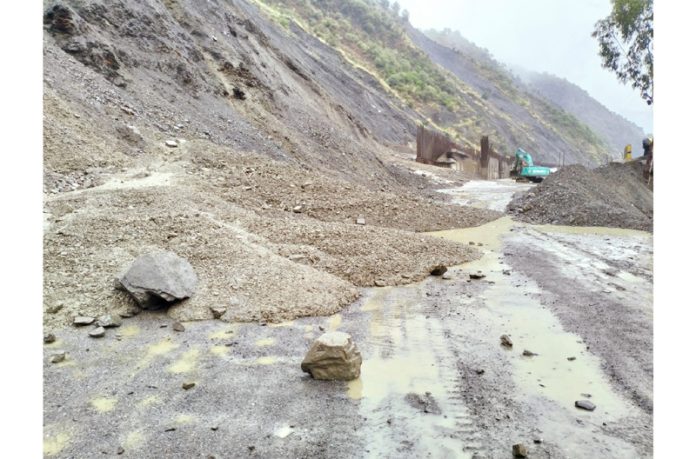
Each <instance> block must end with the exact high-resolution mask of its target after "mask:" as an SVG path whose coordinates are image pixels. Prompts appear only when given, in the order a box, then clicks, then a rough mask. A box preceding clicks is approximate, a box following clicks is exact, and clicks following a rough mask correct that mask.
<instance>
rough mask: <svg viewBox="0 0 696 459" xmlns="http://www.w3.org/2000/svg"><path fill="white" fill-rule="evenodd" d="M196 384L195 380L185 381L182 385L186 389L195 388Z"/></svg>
mask: <svg viewBox="0 0 696 459" xmlns="http://www.w3.org/2000/svg"><path fill="white" fill-rule="evenodd" d="M195 385H196V383H195V382H185V383H183V384H182V385H181V387H182V388H183V389H184V390H189V389H193V387H194V386H195Z"/></svg>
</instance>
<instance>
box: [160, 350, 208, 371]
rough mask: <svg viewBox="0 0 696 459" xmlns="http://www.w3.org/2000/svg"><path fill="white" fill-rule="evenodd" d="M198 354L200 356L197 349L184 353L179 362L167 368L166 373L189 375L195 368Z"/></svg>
mask: <svg viewBox="0 0 696 459" xmlns="http://www.w3.org/2000/svg"><path fill="white" fill-rule="evenodd" d="M198 354H200V351H199V350H198V349H191V350H189V351H186V352H184V354H183V355H182V356H181V357H180V358H179V360H177V361H176V362H174V363H173V364H172V365H170V366H169V368H167V371H169V372H170V373H190V372H191V371H193V369H194V368H196V362H197V360H198Z"/></svg>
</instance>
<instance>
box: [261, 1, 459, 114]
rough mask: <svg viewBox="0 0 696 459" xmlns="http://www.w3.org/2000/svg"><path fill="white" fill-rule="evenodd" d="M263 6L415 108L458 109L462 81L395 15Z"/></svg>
mask: <svg viewBox="0 0 696 459" xmlns="http://www.w3.org/2000/svg"><path fill="white" fill-rule="evenodd" d="M261 2H262V3H264V4H265V5H266V6H268V7H270V8H269V9H272V10H273V11H274V13H273V14H272V17H274V18H275V19H276V20H278V19H280V18H287V16H292V17H294V18H295V21H296V22H297V23H298V24H300V25H302V26H303V27H305V28H308V29H309V30H308V32H311V33H312V34H314V35H316V36H317V37H319V38H321V39H322V40H323V41H324V42H326V43H328V44H329V45H331V46H333V47H334V48H337V49H339V50H341V51H342V52H343V53H344V54H346V55H347V57H348V58H349V59H350V60H351V61H353V62H356V63H358V64H359V65H360V66H362V67H364V68H366V69H367V70H369V71H370V72H371V73H373V74H374V75H375V76H377V77H378V78H379V80H381V81H382V82H383V83H384V84H386V85H387V86H388V87H389V88H391V89H392V90H394V92H395V93H396V94H398V95H399V97H401V98H402V99H403V100H404V101H405V102H407V103H408V104H409V105H410V106H412V107H419V106H420V107H422V106H430V107H442V106H444V107H446V108H447V109H449V110H451V111H454V110H456V109H457V107H458V87H457V82H456V80H455V79H454V78H453V77H451V76H450V75H447V74H445V73H444V72H443V71H442V70H441V69H439V68H437V67H436V66H435V65H434V64H433V63H432V62H431V61H430V59H428V56H426V55H425V53H424V52H423V51H421V50H419V49H418V48H416V47H415V46H414V45H413V44H412V43H411V42H410V40H409V39H408V37H407V36H406V34H405V33H404V31H403V26H402V24H401V21H402V19H401V17H400V16H399V15H398V14H396V13H395V11H394V10H392V9H387V8H383V7H380V6H378V5H377V4H376V3H373V2H369V1H365V0H318V1H311V0H283V1H281V0H261ZM279 22H282V21H279Z"/></svg>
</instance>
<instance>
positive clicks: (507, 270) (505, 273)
mask: <svg viewBox="0 0 696 459" xmlns="http://www.w3.org/2000/svg"><path fill="white" fill-rule="evenodd" d="M510 274H512V273H511V272H510V270H509V269H503V275H505V276H509V275H510Z"/></svg>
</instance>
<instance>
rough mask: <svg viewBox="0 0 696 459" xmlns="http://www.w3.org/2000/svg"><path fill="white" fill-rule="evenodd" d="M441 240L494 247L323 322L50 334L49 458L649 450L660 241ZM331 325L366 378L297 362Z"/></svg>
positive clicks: (162, 322)
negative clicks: (314, 373)
mask: <svg viewBox="0 0 696 459" xmlns="http://www.w3.org/2000/svg"><path fill="white" fill-rule="evenodd" d="M508 185H509V184H502V185H501V186H508ZM472 190H474V192H475V191H476V190H475V188H474V187H472ZM479 191H480V193H479V194H478V196H482V195H485V194H486V193H489V192H490V190H479ZM493 201H495V200H492V201H490V206H491V207H493V206H496V205H498V204H497V203H495V202H493ZM481 202H484V204H485V198H484V199H483V200H481ZM433 234H434V235H435V236H437V237H442V238H446V239H449V240H454V241H459V242H461V243H464V244H467V245H469V244H473V245H475V246H476V247H477V248H480V249H481V250H482V251H483V252H484V256H483V257H482V258H480V259H479V260H476V261H474V262H470V263H466V264H464V265H461V266H457V267H453V268H450V270H449V271H448V272H447V273H446V274H445V275H444V276H442V277H430V278H428V279H426V280H425V281H422V282H419V283H413V284H409V285H406V286H399V287H385V288H370V289H365V290H364V291H363V293H364V295H363V297H362V299H361V300H359V301H357V302H356V303H354V304H352V305H350V306H349V307H347V308H345V309H344V310H343V311H341V312H340V313H339V314H335V315H333V316H330V317H313V318H312V317H310V318H303V319H297V320H295V321H292V322H286V323H281V324H275V325H264V324H255V323H252V324H229V323H224V322H221V321H199V322H185V323H184V324H183V325H184V327H185V330H184V331H175V330H174V329H173V328H172V327H173V320H172V319H171V318H169V317H168V316H167V315H166V314H163V313H152V312H143V313H141V314H139V315H137V316H135V317H133V318H130V319H125V320H124V323H123V325H122V326H121V327H119V328H115V329H108V330H107V334H106V336H105V337H103V338H97V339H94V338H89V337H88V336H87V332H86V330H84V329H76V328H66V329H61V330H55V331H54V333H55V335H56V337H57V340H56V341H55V342H54V343H51V344H47V345H46V349H45V351H46V352H45V354H46V363H45V367H44V377H45V386H44V404H45V405H44V406H45V417H44V454H45V456H46V457H64V458H69V457H75V458H78V457H112V456H113V457H116V456H120V457H133V458H150V457H152V458H160V457H172V458H192V457H203V458H208V457H215V458H228V457H259V458H261V457H263V458H267V457H279V458H280V457H307V458H313V457H327V458H328V457H332V458H334V457H341V458H342V457H346V458H362V457H368V458H371V457H374V458H423V457H431V458H450V457H461V458H493V459H498V458H508V457H512V445H513V444H517V443H522V444H524V445H526V447H527V449H528V451H529V457H532V458H579V457H606V458H610V457H611V458H640V457H652V237H651V235H650V234H649V233H644V232H640V231H628V230H617V229H603V228H591V229H590V228H566V227H555V226H532V225H527V224H522V223H516V222H514V221H512V220H511V219H510V218H509V217H505V218H502V219H499V220H496V221H493V222H491V223H488V224H486V225H483V226H480V227H476V228H468V229H463V230H452V231H442V232H438V233H433ZM479 244H480V245H479ZM472 274H473V276H472ZM482 275H483V276H485V277H482ZM472 277H473V278H472ZM269 288H272V286H269ZM298 294H301V292H298ZM327 330H341V331H345V332H348V333H350V334H351V335H352V336H353V340H354V341H355V343H356V344H357V346H358V348H359V349H360V351H361V353H362V355H363V365H362V375H361V377H360V379H358V380H355V381H352V382H349V383H345V382H323V381H314V380H312V379H311V378H310V377H309V376H308V375H306V374H304V373H302V371H301V370H300V362H301V361H302V358H303V357H304V354H305V352H306V351H307V349H308V348H309V346H310V344H311V342H312V341H313V340H314V339H315V338H317V337H318V336H320V335H321V334H322V333H323V332H324V331H327ZM503 334H505V335H508V336H509V338H510V340H511V341H512V347H506V346H502V345H501V340H500V337H501V335H503ZM59 350H63V351H65V352H66V355H67V356H66V359H65V360H64V361H63V362H60V363H55V364H53V363H50V362H49V359H50V357H51V355H52V354H53V353H55V352H57V351H59ZM525 351H527V352H525ZM184 383H195V386H193V387H192V388H189V389H188V390H186V389H184V388H183V387H182V385H183V384H184ZM580 400H586V401H589V402H591V403H592V404H594V405H595V406H596V408H595V409H594V410H593V411H586V410H583V409H580V408H576V406H575V402H576V401H580Z"/></svg>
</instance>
